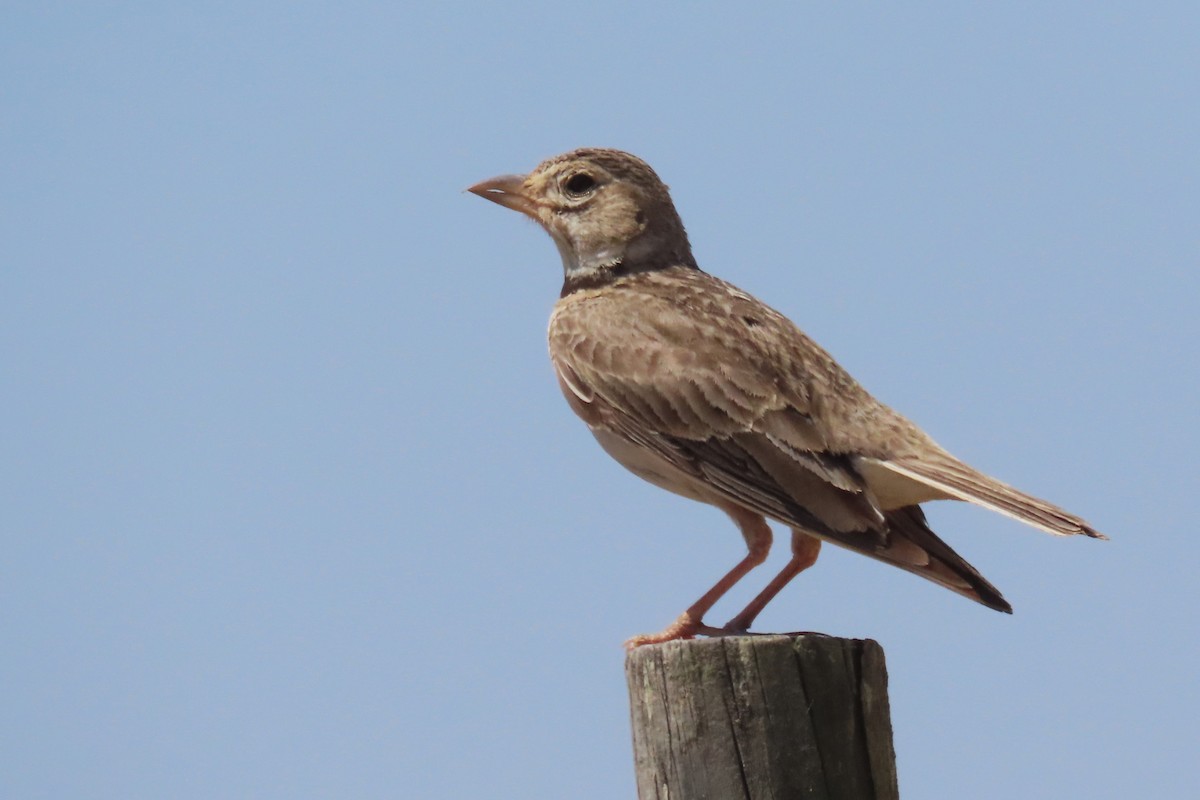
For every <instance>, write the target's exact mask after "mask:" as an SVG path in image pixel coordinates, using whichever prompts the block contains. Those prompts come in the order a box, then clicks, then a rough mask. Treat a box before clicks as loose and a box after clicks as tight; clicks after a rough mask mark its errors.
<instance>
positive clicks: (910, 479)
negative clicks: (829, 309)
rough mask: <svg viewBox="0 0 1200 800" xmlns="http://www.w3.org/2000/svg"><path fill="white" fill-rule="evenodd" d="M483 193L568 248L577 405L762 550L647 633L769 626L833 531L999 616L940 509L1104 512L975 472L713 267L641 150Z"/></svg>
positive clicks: (597, 426)
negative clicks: (732, 602) (751, 591)
mask: <svg viewBox="0 0 1200 800" xmlns="http://www.w3.org/2000/svg"><path fill="white" fill-rule="evenodd" d="M469 191H471V192H473V193H475V194H477V195H479V196H480V197H484V198H487V199H488V200H491V201H493V202H495V203H498V204H500V205H502V206H505V207H506V208H511V209H514V210H516V211H520V212H521V213H523V214H525V215H526V216H528V217H531V218H532V219H534V220H535V221H537V222H538V223H539V224H540V225H541V226H542V227H543V228H545V230H546V232H547V233H549V234H550V236H551V238H553V239H554V243H555V244H556V245H557V246H558V251H559V254H560V255H561V256H562V263H563V271H564V276H565V279H564V281H563V287H562V294H561V296H560V299H559V301H558V304H557V305H556V306H555V308H554V312H553V313H552V315H551V317H550V330H549V340H550V358H551V360H552V361H553V364H554V369H555V371H556V373H557V375H558V381H559V384H560V386H561V388H562V392H563V394H564V395H565V396H566V399H567V402H568V403H569V404H570V405H571V408H572V409H573V410H574V411H575V413H576V414H578V415H579V416H580V417H581V418H582V419H583V420H584V422H586V423H587V425H588V427H589V428H590V429H591V432H592V435H593V436H595V437H596V439H597V440H598V441H599V443H600V446H601V447H603V448H604V449H605V450H606V451H607V452H608V454H609V455H610V456H612V457H613V458H615V459H616V460H617V461H619V462H620V463H621V464H622V465H624V466H625V467H626V468H628V469H629V470H630V471H631V472H633V473H634V474H635V475H638V476H639V477H641V478H644V479H645V480H647V481H649V482H650V483H653V484H655V485H656V486H659V487H661V488H663V489H667V490H669V491H671V492H675V493H676V494H680V495H683V496H684V497H690V498H692V499H693V500H699V501H700V502H702V503H708V504H710V505H713V506H716V507H717V508H719V509H721V510H722V511H724V512H725V513H726V514H728V515H729V516H730V517H731V518H732V519H733V521H734V523H736V524H737V526H738V528H739V529H740V530H741V533H742V536H743V537H744V538H745V540H746V546H747V548H748V550H749V552H748V554H747V555H746V557H745V558H743V559H742V560H741V561H740V562H739V563H738V564H737V565H736V566H735V567H734V568H733V569H731V570H730V571H729V572H728V574H726V575H725V576H724V577H723V578H721V579H720V580H719V581H717V583H716V584H715V585H714V586H713V587H712V588H711V589H709V590H708V591H707V592H706V593H705V594H704V595H703V596H702V597H701V598H700V599H699V600H697V601H696V602H695V603H693V604H692V605H691V607H689V608H688V609H687V610H686V611H685V612H683V614H682V615H681V616H680V617H679V618H678V619H677V620H676V621H675V622H674V623H672V624H671V625H670V626H668V627H667V628H666V629H665V630H663V631H662V632H660V633H657V634H648V635H643V636H637V637H634V638H633V639H630V640H629V642H627V643H626V644H627V646H630V647H636V646H638V645H642V644H649V643H654V642H664V641H669V640H672V639H686V638H692V637H694V636H695V635H697V634H705V635H725V634H736V633H742V632H745V631H747V630H749V628H750V625H751V623H753V622H754V618H755V617H756V616H757V615H758V614H759V612H760V611H762V609H763V607H764V606H766V604H767V603H768V602H770V601H771V599H772V598H773V597H775V595H776V594H778V593H779V591H780V590H781V589H782V588H783V587H784V586H785V585H786V584H787V583H788V581H790V580H791V579H792V578H794V577H795V576H796V575H797V574H799V573H800V572H801V571H802V570H804V569H806V568H807V567H809V566H811V565H812V564H813V562H814V561H816V558H817V554H818V551H819V550H820V548H821V542H822V541H825V542H830V543H832V544H836V545H839V546H841V547H845V548H848V549H850V550H854V551H856V552H859V553H862V554H864V555H868V556H871V557H872V558H876V559H879V560H880V561H884V562H886V563H888V564H892V565H893V566H897V567H900V568H901V569H905V570H908V571H909V572H913V573H915V574H917V575H920V576H921V577H923V578H927V579H929V580H931V581H933V582H934V583H937V584H939V585H941V586H944V587H946V588H947V589H950V590H951V591H954V592H958V593H959V594H961V595H964V596H966V597H969V598H971V599H972V600H975V601H976V602H979V603H982V604H983V605H985V606H987V607H988V608H994V609H996V610H997V611H1004V612H1007V613H1012V607H1011V606H1010V605H1009V604H1008V602H1007V601H1006V600H1005V599H1004V598H1003V597H1002V596H1001V594H1000V591H999V590H998V589H996V587H995V586H993V585H992V584H991V583H989V582H988V581H987V579H985V578H984V577H983V576H982V575H980V574H979V572H978V571H977V570H976V569H975V568H974V567H972V566H971V565H970V564H968V563H967V562H966V561H965V560H964V559H963V558H962V557H961V556H959V555H958V553H956V552H954V551H953V550H952V549H951V548H950V547H949V546H948V545H947V544H946V543H945V542H943V541H942V540H941V539H940V538H938V536H937V535H936V534H934V532H933V531H932V530H930V529H929V526H928V525H927V524H926V521H925V514H924V513H923V512H922V511H921V507H920V505H919V504H920V503H924V502H926V501H928V500H965V501H968V502H971V503H975V504H977V505H981V506H983V507H985V508H990V509H992V510H993V511H998V512H1000V513H1002V514H1007V515H1008V516H1010V517H1013V518H1015V519H1018V520H1020V521H1022V522H1025V523H1028V524H1029V525H1032V526H1034V527H1036V528H1040V529H1041V530H1044V531H1047V532H1049V533H1053V534H1058V535H1064V536H1069V535H1072V534H1083V535H1085V536H1090V537H1093V538H1097V539H1103V538H1106V537H1104V536H1103V535H1101V534H1100V533H1098V532H1096V531H1095V530H1094V529H1093V528H1092V527H1091V526H1090V525H1088V523H1087V522H1085V521H1084V520H1082V519H1080V518H1079V517H1076V516H1074V515H1072V514H1068V513H1067V512H1066V511H1063V510H1062V509H1060V508H1058V507H1057V506H1054V505H1051V504H1050V503H1047V502H1045V501H1044V500H1039V499H1037V498H1036V497H1031V496H1030V495H1027V494H1025V493H1024V492H1021V491H1018V490H1017V489H1014V488H1013V487H1011V486H1008V485H1006V484H1004V483H1001V482H1000V481H998V480H995V479H994V478H991V477H988V476H987V475H984V474H983V473H981V472H979V471H977V470H975V469H974V468H972V467H969V466H967V465H966V464H964V463H963V462H962V461H959V460H958V459H957V458H955V457H954V456H952V455H950V454H949V453H947V452H946V451H945V450H943V449H942V448H941V447H939V446H938V445H937V444H936V443H935V442H934V441H933V440H932V439H931V438H929V436H927V435H926V434H925V433H924V432H923V431H922V430H921V429H920V428H918V427H917V426H916V425H914V424H913V423H911V422H909V421H908V420H907V419H905V418H904V417H902V416H901V415H900V414H898V413H896V412H895V411H893V410H892V409H890V408H888V407H887V406H885V405H884V404H882V403H880V402H879V401H878V400H876V399H875V398H874V397H872V396H871V395H870V394H868V393H867V392H866V390H865V389H863V388H862V387H861V386H860V385H859V384H858V382H857V381H855V380H854V379H853V378H851V377H850V375H849V374H847V373H846V371H845V370H843V369H842V368H841V367H840V366H838V364H837V362H835V361H834V360H833V359H832V358H831V357H830V356H829V354H828V353H826V352H825V351H824V350H823V349H821V347H819V346H818V345H817V344H816V343H815V342H813V341H812V340H811V339H809V338H808V336H806V335H805V334H804V333H803V332H802V331H801V330H800V329H799V328H797V327H796V326H795V325H794V324H792V323H791V322H790V321H789V320H788V319H786V318H785V317H784V316H783V315H782V314H780V313H779V312H778V311H775V310H774V309H772V308H770V307H768V306H766V305H765V304H763V303H762V302H760V301H758V300H756V299H755V298H753V297H751V296H750V295H748V294H746V293H745V292H743V291H741V290H740V289H738V288H736V287H734V286H732V285H730V284H728V283H726V282H725V281H722V280H720V279H719V278H715V277H713V276H711V275H709V274H708V273H706V272H703V271H701V270H700V268H699V267H698V266H697V264H696V260H695V258H693V256H692V250H691V246H690V244H689V243H688V238H687V233H686V232H685V231H684V228H683V222H682V221H681V220H680V218H679V214H678V213H677V212H676V211H675V206H674V205H673V204H672V202H671V197H670V195H669V194H668V192H667V187H666V185H665V184H663V182H662V181H661V180H660V179H659V177H658V175H656V174H655V172H654V170H652V169H651V168H650V166H649V165H648V164H646V163H645V162H644V161H642V160H641V159H639V158H637V157H635V156H632V155H630V154H628V153H623V152H621V151H618V150H606V149H593V148H586V149H581V150H575V151H572V152H570V153H566V154H564V155H560V156H557V157H555V158H551V159H549V160H547V161H544V162H542V163H541V164H539V165H538V166H537V168H536V169H534V170H533V172H531V173H529V174H528V175H506V176H502V177H498V178H493V179H491V180H487V181H483V182H482V183H479V184H476V185H475V186H472V187H471V188H470V190H469ZM768 519H771V520H776V521H778V522H781V523H783V524H784V525H787V526H788V527H790V528H791V531H792V556H791V559H790V560H789V562H788V564H787V565H786V566H785V567H784V568H783V570H782V571H781V572H780V573H779V574H778V575H776V576H775V577H774V578H773V579H772V580H771V581H770V583H769V584H768V585H767V586H766V588H765V589H763V590H762V592H761V593H759V594H758V596H757V597H755V598H754V600H752V601H751V602H750V604H749V605H748V606H746V608H745V609H744V610H743V611H742V612H741V613H739V614H738V615H736V616H735V617H734V618H733V619H732V620H730V621H729V623H727V624H726V625H725V626H724V627H722V628H712V627H709V626H707V625H705V624H704V621H703V620H704V615H705V614H706V613H707V612H708V610H709V609H710V608H711V607H712V606H713V604H714V603H716V602H717V600H718V599H720V597H721V596H722V595H723V594H725V592H727V591H728V590H729V588H730V587H732V586H733V585H734V584H735V583H737V582H738V581H739V580H741V578H743V577H744V576H745V575H746V574H747V573H748V572H750V570H752V569H753V568H754V567H756V566H758V565H759V564H761V563H762V562H763V560H764V559H765V558H766V557H767V552H768V550H769V549H770V547H771V529H770V527H769V526H768V524H767V520H768Z"/></svg>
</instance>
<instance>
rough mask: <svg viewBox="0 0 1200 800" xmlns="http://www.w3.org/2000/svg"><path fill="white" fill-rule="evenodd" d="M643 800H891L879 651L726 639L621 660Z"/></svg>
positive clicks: (810, 639)
mask: <svg viewBox="0 0 1200 800" xmlns="http://www.w3.org/2000/svg"><path fill="white" fill-rule="evenodd" d="M625 676H626V679H627V680H628V682H629V699H630V709H631V716H632V722H633V753H634V761H635V767H636V770H637V787H638V797H639V798H640V800H665V798H670V800H699V798H707V800H743V799H744V800H764V799H765V798H770V799H771V800H792V798H805V800H898V798H899V796H900V793H899V789H898V788H897V785H896V755H895V752H894V751H893V750H892V723H891V717H890V713H889V711H888V696H887V670H886V668H885V666H884V662H883V648H881V647H880V646H879V644H878V643H876V642H874V641H871V640H870V639H836V638H832V637H828V636H822V635H819V634H797V635H787V636H731V637H725V638H716V639H697V640H692V641H677V642H667V643H665V644H660V645H646V646H644V647H639V648H637V649H635V650H633V651H632V652H631V653H630V654H629V656H628V657H627V658H626V661H625Z"/></svg>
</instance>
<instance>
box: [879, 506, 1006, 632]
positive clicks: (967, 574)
mask: <svg viewBox="0 0 1200 800" xmlns="http://www.w3.org/2000/svg"><path fill="white" fill-rule="evenodd" d="M885 516H886V517H887V521H888V533H887V540H888V546H887V547H886V548H879V549H876V551H875V552H874V553H872V555H874V556H875V557H876V558H878V559H880V560H882V561H887V562H888V563H890V564H893V565H895V566H897V567H900V568H901V569H906V570H908V571H909V572H912V573H913V574H915V575H920V576H921V577H922V578H926V579H928V580H931V581H933V582H934V583H936V584H939V585H941V586H944V587H946V588H947V589H949V590H950V591H952V592H957V593H959V594H961V595H963V596H964V597H968V598H970V599H971V600H974V601H975V602H977V603H982V604H983V605H985V606H987V607H988V608H993V609H995V610H997V611H1003V612H1004V613H1006V614H1011V613H1012V606H1011V605H1009V604H1008V601H1007V600H1005V599H1004V596H1003V595H1002V594H1000V590H999V589H997V588H996V587H995V586H993V585H992V584H991V583H990V582H989V581H988V580H987V578H985V577H983V576H982V575H980V574H979V570H977V569H975V568H974V567H973V566H971V565H970V564H968V563H967V561H966V560H965V559H964V558H963V557H962V556H960V555H959V554H958V553H956V552H954V550H953V549H952V548H951V547H950V545H948V544H946V543H945V542H943V541H942V540H941V539H940V538H939V537H938V535H937V534H936V533H934V532H933V531H932V530H930V528H929V525H928V523H927V522H926V521H925V514H924V512H922V511H921V507H920V506H916V505H912V506H905V507H904V508H898V509H894V510H892V511H888V512H887V513H886V515H885Z"/></svg>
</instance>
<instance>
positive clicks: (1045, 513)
mask: <svg viewBox="0 0 1200 800" xmlns="http://www.w3.org/2000/svg"><path fill="white" fill-rule="evenodd" d="M880 464H881V465H882V466H884V467H887V468H888V469H890V470H893V471H894V472H897V473H899V474H901V475H904V476H906V477H909V478H911V479H913V480H916V481H920V482H921V483H924V484H925V485H927V486H930V487H932V488H935V489H939V490H941V491H943V492H945V493H946V494H949V495H951V496H953V497H956V498H958V499H959V500H965V501H967V502H969V503H975V504H976V505H980V506H983V507H985V508H990V509H992V510H993V511H998V512H999V513H1001V514H1005V515H1006V516H1009V517H1012V518H1013V519H1016V520H1020V521H1021V522H1024V523H1026V524H1028V525H1032V526H1033V527H1035V528H1040V529H1041V530H1043V531H1046V532H1047V533H1053V534H1055V535H1057V536H1074V535H1078V534H1082V535H1084V536H1090V537H1092V538H1093V539H1107V538H1108V537H1107V536H1105V535H1104V534H1102V533H1100V532H1099V531H1097V530H1096V529H1095V528H1093V527H1092V526H1091V525H1089V524H1088V523H1087V522H1086V521H1085V520H1083V519H1082V518H1080V517H1077V516H1075V515H1074V514H1070V513H1068V512H1066V511H1064V510H1062V509H1061V508H1059V507H1058V506H1056V505H1053V504H1051V503H1047V502H1046V501H1045V500H1041V499H1038V498H1036V497H1034V496H1032V495H1028V494H1025V493H1024V492H1022V491H1020V490H1019V489H1014V488H1013V487H1012V486H1009V485H1008V484H1006V483H1002V482H1000V481H998V480H996V479H995V478H991V477H989V476H987V475H984V474H983V473H982V472H979V471H978V470H975V469H972V468H971V467H969V466H967V465H966V464H964V463H962V462H961V461H958V460H956V459H954V458H953V457H951V456H946V457H944V458H935V459H930V458H914V457H910V458H897V459H891V460H887V461H881V462H880Z"/></svg>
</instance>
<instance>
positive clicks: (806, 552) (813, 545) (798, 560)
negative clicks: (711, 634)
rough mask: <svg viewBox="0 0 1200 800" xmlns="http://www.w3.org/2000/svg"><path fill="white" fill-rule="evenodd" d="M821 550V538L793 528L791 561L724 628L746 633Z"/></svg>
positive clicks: (809, 565) (813, 561)
mask: <svg viewBox="0 0 1200 800" xmlns="http://www.w3.org/2000/svg"><path fill="white" fill-rule="evenodd" d="M820 552H821V540H820V539H818V538H816V537H815V536H809V535H808V534H807V533H804V532H803V531H798V530H796V529H795V528H793V529H792V559H791V561H789V562H788V563H787V565H786V566H785V567H784V568H783V569H782V570H780V572H779V574H778V575H776V576H775V577H774V578H772V579H771V582H770V583H768V584H767V588H765V589H763V590H762V591H761V592H759V593H758V596H757V597H755V598H754V599H753V600H751V601H750V605H748V606H746V607H745V608H744V609H742V611H741V613H740V614H738V615H737V616H736V617H734V618H733V619H731V620H729V622H727V623H726V624H725V627H724V630H725V631H727V632H729V633H745V632H746V631H748V630H750V626H751V625H752V624H753V623H754V618H755V617H757V616H758V615H759V613H760V612H761V611H762V610H763V609H764V608H766V605H767V603H769V602H771V601H772V600H773V599H774V598H775V595H777V594H779V592H780V590H781V589H783V587H784V586H787V585H788V581H790V580H791V579H792V578H794V577H796V576H797V575H799V574H800V573H801V572H803V571H804V570H806V569H808V568H809V567H811V566H812V565H813V564H814V563H816V561H817V555H818V554H819V553H820Z"/></svg>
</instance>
